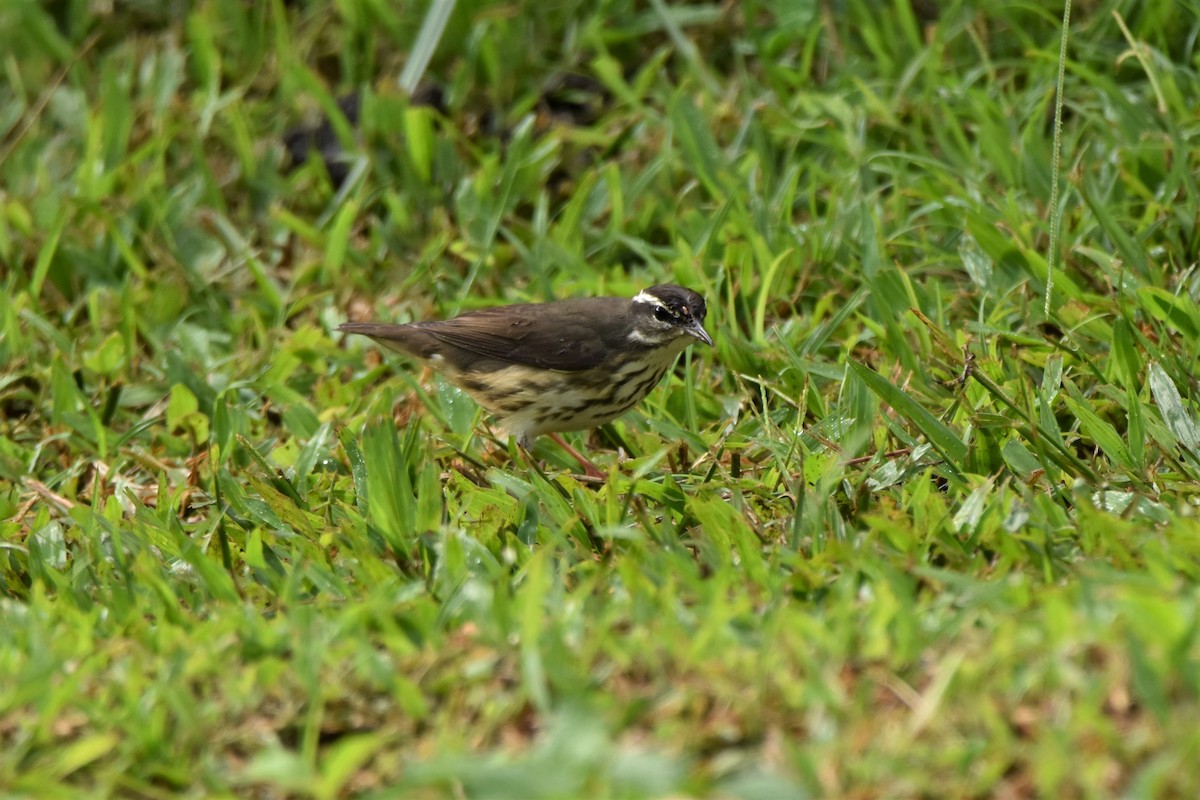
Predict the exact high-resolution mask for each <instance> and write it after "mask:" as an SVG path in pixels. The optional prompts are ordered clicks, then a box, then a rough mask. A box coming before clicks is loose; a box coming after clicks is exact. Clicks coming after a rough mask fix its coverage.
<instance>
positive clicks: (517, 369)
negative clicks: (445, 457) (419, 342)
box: [428, 337, 689, 447]
mask: <svg viewBox="0 0 1200 800" xmlns="http://www.w3.org/2000/svg"><path fill="white" fill-rule="evenodd" d="M688 344H689V341H688V339H687V338H686V337H680V338H679V339H678V340H677V342H673V343H672V344H671V345H669V346H667V347H661V348H658V349H656V350H650V351H643V352H641V353H639V354H638V356H637V357H636V358H631V359H627V360H625V361H624V362H623V363H621V364H620V365H619V366H617V367H616V368H615V369H613V368H611V366H609V367H606V368H598V369H590V370H582V371H573V372H565V371H558V370H546V369H541V368H537V367H528V366H524V365H520V364H513V365H511V366H507V367H503V368H501V369H497V370H492V371H489V372H465V373H463V372H456V371H454V370H452V369H449V368H448V364H447V363H446V361H445V360H442V359H439V358H437V357H434V358H432V359H429V360H428V362H429V364H430V366H432V367H434V368H435V369H437V370H438V371H439V372H441V373H442V374H443V375H444V376H445V378H446V379H447V380H448V381H450V382H451V383H453V384H454V385H455V386H458V387H459V388H460V389H462V390H463V391H465V392H466V393H467V394H469V395H471V397H472V398H474V399H475V401H476V402H477V403H479V404H480V405H481V406H483V407H484V408H485V409H486V410H487V411H489V412H491V413H492V414H493V415H494V416H495V417H496V420H497V421H498V422H499V423H500V426H501V427H502V428H503V429H504V431H505V432H506V433H508V434H509V435H511V436H515V437H517V440H518V441H519V442H520V443H521V445H522V446H523V447H529V446H530V445H531V444H532V443H533V440H534V439H535V438H537V437H538V436H540V435H542V434H543V433H551V432H560V431H580V430H587V429H589V428H595V427H597V426H598V425H603V424H604V423H606V422H611V421H612V420H614V419H616V418H617V417H619V416H621V415H622V414H624V413H625V412H626V411H628V410H629V409H631V408H633V407H634V406H635V405H637V404H638V403H639V402H641V401H642V399H643V398H645V396H646V395H647V394H649V393H650V391H651V390H652V389H653V388H654V387H655V386H657V385H658V382H659V381H661V380H662V377H663V375H664V374H666V371H667V370H668V369H670V367H671V364H673V363H674V361H675V357H676V356H677V355H679V353H680V352H682V351H683V350H684V349H685V348H686V347H687V346H688Z"/></svg>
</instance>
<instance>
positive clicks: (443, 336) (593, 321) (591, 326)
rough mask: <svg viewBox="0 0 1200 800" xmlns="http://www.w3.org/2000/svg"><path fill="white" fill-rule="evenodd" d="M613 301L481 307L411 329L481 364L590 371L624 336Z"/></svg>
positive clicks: (599, 299)
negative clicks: (483, 361)
mask: <svg viewBox="0 0 1200 800" xmlns="http://www.w3.org/2000/svg"><path fill="white" fill-rule="evenodd" d="M626 302H627V301H624V300H622V299H621V298H616V297H612V298H609V297H595V298H585V299H580V300H561V301H558V302H555V303H542V304H522V305H515V306H500V307H497V308H484V309H480V310H479V311H472V312H470V313H468V314H463V315H462V316H461V317H455V318H454V319H449V320H445V321H444V322H421V323H417V324H416V325H415V326H414V327H416V328H419V329H420V330H422V331H424V332H425V333H428V334H430V335H432V336H434V337H435V338H437V339H438V340H440V341H442V342H444V343H446V344H448V345H451V346H452V347H457V348H460V349H462V350H466V351H468V352H471V353H474V354H476V355H478V356H480V357H482V358H485V359H494V360H496V361H502V362H506V363H509V364H523V365H526V366H533V367H541V368H543V369H556V370H564V371H571V370H584V369H592V368H593V367H596V366H597V365H598V364H600V362H601V361H603V360H604V359H605V357H606V356H607V355H608V354H609V353H611V352H612V348H613V347H614V346H616V345H617V343H618V340H619V339H621V338H622V337H623V336H624V326H623V325H622V322H623V319H621V318H620V315H621V312H622V310H623V306H624V304H625V303H626Z"/></svg>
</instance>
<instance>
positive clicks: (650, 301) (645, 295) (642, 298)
mask: <svg viewBox="0 0 1200 800" xmlns="http://www.w3.org/2000/svg"><path fill="white" fill-rule="evenodd" d="M633 302H635V303H644V304H646V305H648V306H658V305H662V300H659V299H658V298H657V297H655V296H654V295H652V294H650V293H649V292H647V291H646V290H645V289H643V290H642V291H640V292H638V293H637V294H636V295H634V298H633Z"/></svg>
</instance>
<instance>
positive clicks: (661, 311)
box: [654, 306, 671, 322]
mask: <svg viewBox="0 0 1200 800" xmlns="http://www.w3.org/2000/svg"><path fill="white" fill-rule="evenodd" d="M654 318H655V319H656V320H658V321H659V322H669V321H670V320H671V312H670V311H668V310H667V307H666V306H655V307H654Z"/></svg>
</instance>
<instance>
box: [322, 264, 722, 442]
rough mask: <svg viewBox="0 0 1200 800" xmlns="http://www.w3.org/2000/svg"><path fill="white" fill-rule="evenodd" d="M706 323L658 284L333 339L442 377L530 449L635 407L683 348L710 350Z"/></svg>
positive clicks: (682, 292) (691, 299)
mask: <svg viewBox="0 0 1200 800" xmlns="http://www.w3.org/2000/svg"><path fill="white" fill-rule="evenodd" d="M705 314H706V308H705V305H704V298H703V297H701V296H700V295H699V294H697V293H696V292H693V291H692V290H690V289H685V288H683V287H682V286H672V285H668V284H664V285H661V286H652V287H650V288H649V289H646V290H644V291H642V292H639V293H638V294H637V295H636V296H634V297H633V298H632V299H628V298H624V297H590V298H579V299H574V300H556V301H553V302H550V303H522V304H520V305H511V306H498V307H495V308H483V309H480V310H478V311H471V312H469V313H466V314H463V315H462V316H460V317H455V318H453V319H448V320H441V321H434V322H414V323H411V324H408V325H386V324H382V323H375V322H348V323H346V324H344V325H341V326H340V327H339V328H338V330H340V331H345V332H346V333H360V334H363V335H364V336H369V337H371V338H372V339H374V340H375V341H377V342H379V343H380V344H383V345H386V346H388V347H390V348H392V349H393V350H399V351H400V352H401V353H404V354H405V355H408V356H410V357H412V358H414V359H416V360H418V361H420V362H421V363H423V364H426V365H428V366H429V367H431V368H433V369H434V370H436V371H438V372H440V373H441V374H442V375H444V376H445V377H446V379H447V380H448V381H450V382H451V383H453V384H454V385H455V386H458V387H459V388H460V389H462V390H463V391H465V392H467V393H468V394H469V395H471V397H473V398H475V400H476V402H478V403H479V404H480V405H481V406H483V407H484V408H485V409H487V410H488V411H490V412H491V413H492V414H493V415H495V417H496V419H497V420H498V421H499V423H500V425H501V426H502V427H503V428H504V429H505V430H506V431H507V432H508V433H509V434H511V435H513V436H516V437H517V441H518V442H519V443H520V444H521V446H522V447H524V448H526V449H529V448H530V446H531V445H532V444H533V440H534V439H535V438H536V437H538V436H540V435H541V434H543V433H548V434H552V435H553V434H555V433H558V432H560V431H578V430H585V429H587V428H594V427H596V426H598V425H603V424H604V423H606V422H609V421H611V420H613V419H616V418H617V417H619V416H620V415H621V414H623V413H625V412H626V411H628V410H629V409H631V408H633V407H634V406H635V405H637V404H638V403H639V402H641V400H642V398H644V397H645V396H646V395H647V394H649V393H650V390H651V389H653V388H654V387H655V385H657V384H658V382H659V381H660V380H661V379H662V377H663V375H664V374H665V373H666V371H667V370H668V369H669V368H670V367H671V365H672V364H673V363H674V361H675V357H676V356H677V355H679V354H680V353H681V352H683V350H684V349H686V348H687V346H688V345H690V344H691V343H692V342H695V341H697V340H699V341H701V342H704V343H705V344H707V345H710V346H711V345H712V343H713V340H712V337H711V336H709V335H708V332H707V331H705V330H704V316H705ZM555 438H556V439H558V437H557V436H556V437H555ZM558 441H559V442H560V443H561V442H562V440H561V439H558Z"/></svg>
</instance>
